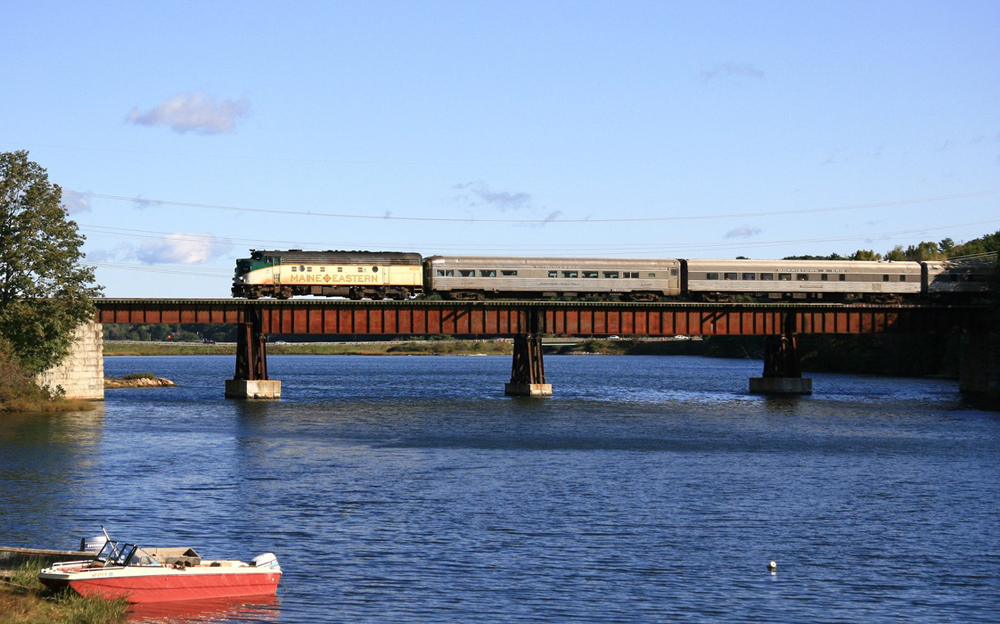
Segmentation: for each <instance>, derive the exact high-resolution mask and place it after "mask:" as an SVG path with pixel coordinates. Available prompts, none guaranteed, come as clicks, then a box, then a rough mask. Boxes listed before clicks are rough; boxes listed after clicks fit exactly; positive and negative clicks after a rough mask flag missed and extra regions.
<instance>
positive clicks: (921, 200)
mask: <svg viewBox="0 0 1000 624" xmlns="http://www.w3.org/2000/svg"><path fill="white" fill-rule="evenodd" d="M69 192H72V193H74V194H76V195H81V196H84V197H91V198H94V199H109V200H114V201H128V202H140V203H143V204H149V205H155V204H160V205H165V206H180V207H185V208H204V209H207V210H227V211H232V212H253V213H263V214H281V215H297V216H309V217H323V218H332V219H361V220H371V221H420V222H434V223H487V224H490V223H520V224H544V225H553V224H588V223H595V224H603V223H653V222H667V221H706V220H713V219H745V218H750V217H774V216H785V215H793V214H815V213H821V212H843V211H849V210H870V209H872V208H889V207H893V206H908V205H912V204H926V203H933V202H941V201H953V200H958V199H969V198H973V197H989V196H991V195H998V194H1000V190H988V191H976V192H972V193H959V194H955V195H942V196H939V197H923V198H917V199H903V200H897V201H889V202H875V203H869V204H851V205H846V206H827V207H823V208H800V209H794V210H770V211H762V212H741V213H727V214H711V215H673V216H664V217H615V218H602V219H590V218H584V219H560V218H553V219H550V218H545V219H479V218H474V217H397V216H393V215H389V214H386V215H381V216H375V215H363V214H350V213H333V212H315V211H311V210H279V209H276V208H250V207H246V206H225V205H221V204H200V203H193V202H181V201H171V200H163V199H146V198H139V197H123V196H120V195H105V194H102V193H84V192H79V191H69Z"/></svg>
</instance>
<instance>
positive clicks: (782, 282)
mask: <svg viewBox="0 0 1000 624" xmlns="http://www.w3.org/2000/svg"><path fill="white" fill-rule="evenodd" d="M995 271H996V265H994V264H986V263H960V262H952V261H927V262H908V261H907V262H889V261H879V262H872V261H833V260H830V261H827V260H695V259H678V258H664V259H649V260H643V259H615V258H544V257H535V258H525V257H515V256H429V257H426V258H422V257H421V255H420V254H418V253H410V252H395V251H393V252H376V251H301V250H295V249H293V250H288V251H257V250H251V254H250V257H249V258H241V259H239V260H237V262H236V274H235V276H234V278H233V289H232V293H233V296H234V297H245V298H247V299H257V298H259V297H275V298H278V299H287V298H289V297H293V296H297V295H316V296H321V297H347V298H349V299H398V300H402V299H408V298H411V297H416V296H420V295H424V296H427V295H439V296H440V297H442V298H444V299H457V300H483V299H556V298H579V299H595V300H623V301H661V300H687V301H719V302H725V301H737V300H740V301H747V300H749V301H776V300H782V299H797V300H812V301H818V300H822V301H833V302H841V301H867V302H880V303H891V302H899V301H903V300H905V299H911V298H918V297H938V296H954V295H974V294H977V293H984V292H986V291H987V290H988V289H989V287H990V280H991V277H992V276H993V275H994V273H995Z"/></svg>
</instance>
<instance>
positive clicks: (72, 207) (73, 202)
mask: <svg viewBox="0 0 1000 624" xmlns="http://www.w3.org/2000/svg"><path fill="white" fill-rule="evenodd" d="M62 205H63V207H64V208H65V209H66V212H68V213H69V214H76V213H78V212H90V198H89V197H86V196H84V195H80V194H78V193H74V192H73V191H63V195H62Z"/></svg>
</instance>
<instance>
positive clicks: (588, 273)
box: [583, 271, 597, 278]
mask: <svg viewBox="0 0 1000 624" xmlns="http://www.w3.org/2000/svg"><path fill="white" fill-rule="evenodd" d="M583 276H584V277H586V278H593V277H597V271H584V272H583Z"/></svg>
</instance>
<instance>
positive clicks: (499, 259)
mask: <svg viewBox="0 0 1000 624" xmlns="http://www.w3.org/2000/svg"><path fill="white" fill-rule="evenodd" d="M426 260H427V261H428V262H439V263H446V264H448V263H451V264H469V265H472V264H475V265H477V266H479V265H490V266H534V265H538V266H544V267H563V266H565V267H580V266H645V267H650V266H676V265H677V264H678V263H679V262H680V261H679V260H677V259H674V258H648V259H647V258H576V257H551V256H549V257H525V256H428V257H427V258H426Z"/></svg>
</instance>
